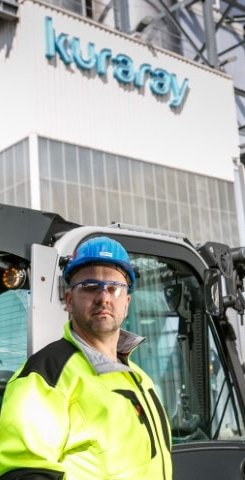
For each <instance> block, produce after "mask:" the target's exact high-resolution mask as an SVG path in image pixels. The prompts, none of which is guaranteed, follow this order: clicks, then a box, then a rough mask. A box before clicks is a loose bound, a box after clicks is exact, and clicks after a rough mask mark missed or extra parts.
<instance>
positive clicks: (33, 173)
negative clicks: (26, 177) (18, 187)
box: [29, 133, 41, 210]
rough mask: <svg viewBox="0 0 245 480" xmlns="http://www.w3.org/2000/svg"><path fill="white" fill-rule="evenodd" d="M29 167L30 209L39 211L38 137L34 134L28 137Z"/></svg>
mask: <svg viewBox="0 0 245 480" xmlns="http://www.w3.org/2000/svg"><path fill="white" fill-rule="evenodd" d="M29 162H30V163H29V165H30V188H31V208H34V209H36V210H40V208H41V194H40V174H39V157H38V136H37V134H36V133H30V135H29Z"/></svg>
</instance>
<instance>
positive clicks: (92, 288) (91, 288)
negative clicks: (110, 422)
mask: <svg viewBox="0 0 245 480" xmlns="http://www.w3.org/2000/svg"><path fill="white" fill-rule="evenodd" d="M83 289H84V291H85V292H89V293H90V292H91V293H94V292H97V291H98V290H99V289H100V286H99V285H98V284H97V283H87V284H86V285H83Z"/></svg>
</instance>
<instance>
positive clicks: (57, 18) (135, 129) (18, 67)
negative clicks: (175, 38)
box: [0, 0, 239, 179]
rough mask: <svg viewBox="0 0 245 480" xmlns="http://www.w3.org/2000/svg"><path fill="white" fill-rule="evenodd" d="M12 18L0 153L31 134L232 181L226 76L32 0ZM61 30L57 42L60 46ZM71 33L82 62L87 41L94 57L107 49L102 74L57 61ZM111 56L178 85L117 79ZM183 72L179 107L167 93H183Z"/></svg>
mask: <svg viewBox="0 0 245 480" xmlns="http://www.w3.org/2000/svg"><path fill="white" fill-rule="evenodd" d="M46 17H49V18H50V19H51V20H50V22H51V24H50V25H51V26H50V31H51V29H52V32H53V36H54V37H53V38H54V39H55V40H54V42H56V51H55V53H54V55H53V56H52V58H50V59H48V58H47V57H46V56H45V52H46V50H47V45H46V39H45V18H46ZM19 18H20V20H19V23H18V24H16V25H15V26H14V25H12V26H8V25H4V28H3V32H2V33H1V35H2V42H1V43H2V45H3V48H2V49H1V51H0V65H1V72H2V74H1V84H2V87H3V88H1V90H0V100H1V113H2V115H1V124H0V125H1V132H4V135H1V139H0V150H2V149H4V148H6V146H8V145H10V144H12V143H14V142H16V141H18V140H19V139H21V138H23V137H25V136H26V135H29V133H30V132H36V133H37V134H38V135H41V136H46V137H49V138H54V139H58V140H63V141H66V142H70V143H75V144H78V145H83V146H88V147H91V148H95V149H99V150H103V151H106V152H111V153H114V154H118V155H122V156H128V157H131V158H135V159H140V160H145V161H149V162H154V163H158V164H163V165H166V166H171V167H175V168H179V169H182V170H187V171H193V172H197V173H202V174H206V175H210V176H215V177H218V178H224V179H233V164H232V159H233V158H234V157H239V149H238V145H239V138H238V129H237V121H236V111H235V101H234V92H233V84H232V80H231V79H230V78H229V77H227V76H225V75H223V74H222V73H219V72H215V71H214V70H211V69H207V68H204V67H202V66H200V65H198V64H194V63H191V62H189V61H187V60H185V59H184V58H182V57H179V56H176V55H174V54H172V53H169V52H167V51H164V50H160V49H158V48H154V47H152V46H149V45H145V44H143V43H141V42H139V41H137V40H135V39H133V38H131V37H127V36H125V35H123V34H120V33H118V32H114V31H111V30H109V29H106V28H103V27H101V26H99V25H96V24H95V23H93V22H89V21H86V20H85V19H82V18H81V17H78V16H76V15H73V14H71V13H68V12H65V11H59V10H57V9H56V8H54V7H51V6H47V5H44V4H41V3H38V2H34V1H30V0H26V1H25V0H24V2H23V3H21V4H20V7H19ZM62 33H63V34H64V35H65V40H64V43H60V44H59V45H58V43H57V42H58V38H60V37H59V35H61V34H62ZM74 39H77V40H76V41H78V42H79V48H80V49H81V51H79V52H80V53H79V54H81V52H82V57H83V58H84V59H85V60H86V59H88V51H87V46H88V43H89V42H91V43H93V44H94V47H92V48H94V50H95V52H96V54H97V55H100V54H101V50H102V49H105V48H107V49H110V51H111V58H110V60H109V61H108V67H107V69H106V74H105V75H103V76H100V75H98V73H97V71H96V68H94V69H88V70H82V69H81V68H79V67H78V66H77V65H76V63H75V61H74V58H72V61H71V62H70V63H69V64H65V62H64V58H63V59H62V55H60V53H59V52H58V50H59V48H61V49H62V48H63V53H64V52H65V54H67V55H68V56H70V51H71V47H70V45H71V42H72V41H74ZM57 45H58V47H57ZM119 54H124V55H127V56H128V57H130V59H131V60H132V68H133V71H134V74H136V72H139V69H140V66H142V65H143V64H147V65H149V66H150V68H151V70H155V69H158V68H160V69H161V70H162V71H165V72H167V74H166V78H165V80H164V82H165V86H166V88H167V86H168V82H169V81H170V80H171V82H174V78H175V82H177V83H175V86H174V85H172V86H171V88H170V89H169V90H168V88H167V90H168V93H166V94H162V95H155V94H153V93H152V91H151V88H150V82H151V80H152V78H150V77H149V75H146V77H145V82H143V83H144V87H142V88H137V87H135V86H134V84H133V82H131V83H128V84H125V83H122V82H120V81H118V80H117V79H116V78H115V76H114V75H115V71H116V68H117V66H116V64H115V60H114V62H113V61H112V58H114V59H115V57H116V58H118V55H119ZM185 79H188V83H189V89H188V91H186V94H185V96H184V98H183V101H182V102H181V104H180V105H179V106H178V107H171V106H170V103H171V101H173V100H174V99H175V98H176V91H175V90H176V88H177V90H178V91H179V92H181V87H182V86H183V85H184V83H183V82H184V81H185ZM159 82H160V80H159ZM164 82H163V83H162V85H160V87H161V88H162V89H163V88H164ZM158 86H159V84H158ZM160 87H159V88H160Z"/></svg>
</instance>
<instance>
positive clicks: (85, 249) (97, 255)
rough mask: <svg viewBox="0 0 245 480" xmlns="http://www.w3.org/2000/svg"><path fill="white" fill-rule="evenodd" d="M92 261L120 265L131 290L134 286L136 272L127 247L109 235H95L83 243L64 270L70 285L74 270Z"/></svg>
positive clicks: (65, 277) (64, 275)
mask: <svg viewBox="0 0 245 480" xmlns="http://www.w3.org/2000/svg"><path fill="white" fill-rule="evenodd" d="M90 263H106V264H109V265H115V266H118V267H120V268H121V269H122V270H123V271H124V272H125V274H126V275H127V276H128V277H129V281H130V283H129V291H131V290H132V289H133V287H134V282H135V273H134V269H133V266H132V264H131V263H130V258H129V256H128V253H127V251H126V250H125V248H124V247H123V246H122V245H121V244H120V243H119V242H117V241H116V240H113V239H111V238H109V237H95V238H91V239H89V240H87V241H86V242H83V243H81V244H80V245H79V246H78V247H77V248H76V250H75V251H74V253H73V256H72V258H71V259H70V261H69V262H68V263H67V265H66V267H65V268H64V271H63V277H64V279H65V281H66V283H67V284H68V285H69V282H70V279H71V275H72V272H73V271H74V270H75V269H77V268H79V267H82V266H85V265H87V264H90Z"/></svg>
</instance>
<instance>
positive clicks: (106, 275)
mask: <svg viewBox="0 0 245 480" xmlns="http://www.w3.org/2000/svg"><path fill="white" fill-rule="evenodd" d="M88 279H89V280H100V281H113V282H119V283H122V284H124V285H127V282H126V279H125V277H124V275H123V273H122V272H120V271H119V270H116V269H115V268H111V267H108V266H105V265H91V266H87V267H83V268H81V269H80V270H79V271H77V272H76V273H75V274H74V275H73V277H72V279H71V285H75V284H77V283H78V282H81V281H85V280H88ZM65 300H66V306H67V310H68V312H69V313H70V314H71V317H72V327H73V330H74V331H75V332H76V333H78V335H80V336H81V337H82V338H85V339H86V338H87V339H88V338H89V337H97V338H102V337H103V336H108V335H110V334H112V333H113V332H116V331H117V330H118V329H119V328H120V326H121V324H122V321H123V319H124V318H125V316H126V315H127V310H128V305H129V302H130V296H129V295H128V293H127V288H121V292H120V295H119V296H118V297H116V296H114V295H113V294H112V293H110V291H108V289H107V288H106V287H105V288H104V289H100V290H99V291H97V292H90V291H88V292H87V291H86V290H85V289H83V288H82V287H80V286H79V285H78V286H76V287H74V288H73V289H71V288H70V289H68V290H67V292H66V295H65Z"/></svg>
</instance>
